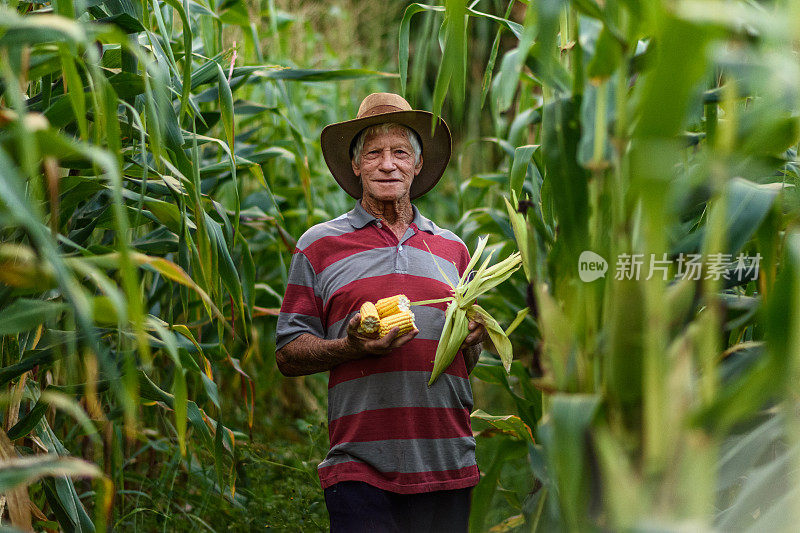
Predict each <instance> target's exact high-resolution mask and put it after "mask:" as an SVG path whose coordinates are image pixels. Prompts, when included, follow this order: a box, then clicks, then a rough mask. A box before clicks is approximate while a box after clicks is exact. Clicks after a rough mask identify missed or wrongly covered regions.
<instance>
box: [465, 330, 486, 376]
mask: <svg viewBox="0 0 800 533" xmlns="http://www.w3.org/2000/svg"><path fill="white" fill-rule="evenodd" d="M467 329H469V334H468V335H467V338H466V339H464V342H462V343H461V347H460V348H459V350H461V351H462V352H463V354H464V363H465V364H466V365H467V373H470V372H472V369H473V368H475V365H477V364H478V359H479V358H480V356H481V349H482V346H481V343H482V342H483V341H484V339H485V338H486V337H487V335H488V334H487V333H486V327H485V326H484V325H483V324H481V323H480V322H477V321H475V320H470V322H469V324H467Z"/></svg>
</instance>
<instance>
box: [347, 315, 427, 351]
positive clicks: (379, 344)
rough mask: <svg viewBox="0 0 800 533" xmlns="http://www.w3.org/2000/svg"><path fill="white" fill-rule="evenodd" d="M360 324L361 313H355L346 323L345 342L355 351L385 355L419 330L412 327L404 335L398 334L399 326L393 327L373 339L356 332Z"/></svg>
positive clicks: (414, 335) (415, 334)
mask: <svg viewBox="0 0 800 533" xmlns="http://www.w3.org/2000/svg"><path fill="white" fill-rule="evenodd" d="M360 324H361V313H356V315H355V316H354V317H353V318H352V319H351V320H350V322H349V323H348V324H347V344H348V345H349V346H350V348H351V349H352V350H354V351H356V352H357V353H369V354H373V355H386V354H388V353H389V352H391V351H392V350H394V349H395V348H399V347H400V346H402V345H404V344H405V343H407V342H408V341H410V340H411V339H413V338H414V337H416V336H417V334H418V333H419V330H418V329H416V328H414V329H412V330H411V331H409V332H408V333H406V334H405V335H400V336H398V333H400V328H397V327H394V328H392V329H391V330H390V331H389V333H387V334H386V335H384V336H383V337H381V338H380V339H373V338H371V337H367V336H365V335H363V334H361V333H359V332H358V326H359V325H360Z"/></svg>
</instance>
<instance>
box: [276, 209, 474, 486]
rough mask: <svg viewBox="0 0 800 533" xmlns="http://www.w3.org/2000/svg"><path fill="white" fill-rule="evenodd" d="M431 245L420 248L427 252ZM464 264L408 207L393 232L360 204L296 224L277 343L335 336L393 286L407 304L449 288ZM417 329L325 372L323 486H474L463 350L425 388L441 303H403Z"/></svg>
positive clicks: (457, 245)
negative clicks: (406, 338)
mask: <svg viewBox="0 0 800 533" xmlns="http://www.w3.org/2000/svg"><path fill="white" fill-rule="evenodd" d="M429 249H430V251H429ZM434 260H435V261H436V263H438V265H439V267H440V268H441V269H442V270H443V271H444V272H445V274H446V276H447V278H448V279H449V280H450V281H451V282H453V283H456V282H457V280H458V278H459V276H460V275H461V274H462V273H463V271H464V269H465V268H466V267H467V264H468V263H469V251H468V250H467V248H466V246H464V243H463V242H462V241H461V240H460V239H459V238H458V237H457V236H456V235H455V234H453V233H452V232H450V231H448V230H445V229H442V228H439V227H438V226H436V225H435V224H434V223H433V222H431V221H430V220H428V219H427V218H425V217H423V216H422V215H421V214H420V213H419V211H418V210H417V208H416V207H414V218H413V221H412V223H411V225H410V227H409V228H408V229H407V230H406V233H405V235H403V238H402V239H400V240H399V241H398V239H397V237H396V236H395V235H394V233H392V231H391V230H390V229H389V228H388V227H387V226H385V225H382V224H381V223H380V221H378V220H377V219H376V218H375V217H374V216H372V215H370V214H369V213H367V211H366V210H365V209H364V208H363V207H362V206H361V204H360V203H359V202H356V206H355V208H354V209H353V210H352V211H350V212H348V213H346V214H344V215H342V216H340V217H338V218H336V219H334V220H331V221H329V222H325V223H322V224H318V225H316V226H314V227H312V228H311V229H309V230H308V231H306V232H305V233H304V234H303V235H302V236H301V237H300V239H299V240H298V242H297V249H296V250H295V253H294V255H293V257H292V264H291V267H290V271H289V280H288V285H287V287H286V294H285V296H284V298H283V305H282V306H281V313H280V316H279V317H278V327H277V344H276V346H277V348H278V349H280V348H282V347H283V346H285V345H286V344H287V343H289V342H291V341H292V340H294V339H295V338H296V337H297V336H299V335H301V334H302V333H310V334H312V335H315V336H317V337H320V338H323V339H338V338H341V337H344V336H345V335H346V331H347V323H348V322H349V320H350V319H351V318H352V317H353V315H355V313H357V312H358V310H359V309H360V307H361V304H363V303H364V302H365V301H371V302H375V301H377V300H378V299H380V298H384V297H387V296H393V295H395V294H399V293H403V294H405V295H406V296H408V298H409V299H410V300H411V301H412V302H413V301H418V300H431V299H435V298H443V297H445V296H449V295H450V286H449V285H448V283H447V282H446V281H445V279H444V278H443V277H442V274H441V273H440V271H439V268H437V265H436V263H434ZM413 311H414V315H415V317H416V325H417V329H419V334H418V335H417V336H416V337H415V338H414V339H413V340H411V341H410V342H408V343H406V344H405V345H403V346H401V347H400V348H397V349H396V350H394V351H393V352H391V353H390V354H388V355H384V356H372V355H368V356H366V357H363V358H361V359H357V360H354V361H350V362H347V363H343V364H341V365H338V366H336V367H335V368H333V369H332V370H331V371H330V378H329V381H328V433H329V436H330V444H331V447H330V451H329V452H328V455H327V456H326V457H325V460H324V461H322V463H320V465H319V469H318V472H319V477H320V481H321V482H322V487H323V488H326V487H329V486H331V485H333V484H334V483H338V482H340V481H364V482H366V483H369V484H370V485H373V486H375V487H378V488H381V489H384V490H389V491H392V492H398V493H403V494H411V493H419V492H429V491H434V490H450V489H459V488H465V487H471V486H474V485H476V484H477V483H478V467H477V465H476V462H475V439H474V438H473V436H472V429H471V427H470V420H469V414H470V411H471V410H472V389H471V387H470V384H469V376H468V375H467V368H466V364H465V361H464V356H463V354H462V353H460V352H459V354H458V355H457V356H456V359H455V360H454V361H453V363H452V364H451V365H450V367H449V368H448V369H447V370H446V372H445V373H444V374H442V375H441V376H440V377H439V379H438V380H437V381H436V382H435V383H434V384H433V385H432V386H431V387H428V384H427V382H428V379H429V377H430V373H431V370H432V369H433V359H434V355H435V353H436V346H437V344H438V341H439V336H440V335H441V333H442V327H443V326H444V313H445V304H433V305H425V306H415V307H414V308H413Z"/></svg>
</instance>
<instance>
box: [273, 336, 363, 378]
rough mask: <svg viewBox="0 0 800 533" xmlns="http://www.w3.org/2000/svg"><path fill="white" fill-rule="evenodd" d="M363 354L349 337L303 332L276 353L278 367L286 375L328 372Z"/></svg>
mask: <svg viewBox="0 0 800 533" xmlns="http://www.w3.org/2000/svg"><path fill="white" fill-rule="evenodd" d="M362 356H363V354H360V353H358V352H357V351H356V350H355V349H354V348H353V346H351V345H350V344H349V343H348V339H347V337H344V338H341V339H335V340H325V339H320V338H319V337H316V336H314V335H311V334H309V333H303V334H302V335H300V336H299V337H297V338H296V339H294V340H293V341H292V342H290V343H289V344H287V345H286V346H284V347H283V348H281V349H280V350H278V351H277V352H276V353H275V359H276V360H277V363H278V369H279V370H280V371H281V373H282V374H283V375H284V376H305V375H308V374H316V373H317V372H327V371H328V370H330V369H331V368H333V367H335V366H336V365H339V364H341V363H345V362H347V361H352V360H353V359H358V358H360V357H362Z"/></svg>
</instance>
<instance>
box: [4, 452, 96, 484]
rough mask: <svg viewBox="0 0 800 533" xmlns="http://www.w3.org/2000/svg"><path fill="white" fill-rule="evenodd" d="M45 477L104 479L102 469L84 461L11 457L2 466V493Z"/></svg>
mask: <svg viewBox="0 0 800 533" xmlns="http://www.w3.org/2000/svg"><path fill="white" fill-rule="evenodd" d="M45 476H70V477H102V476H103V473H102V472H101V471H100V469H99V468H98V467H97V466H96V465H94V464H92V463H89V462H87V461H84V460H83V459H77V458H75V457H60V456H58V455H57V454H44V455H32V456H28V457H11V458H7V459H4V460H3V464H2V466H0V491H1V492H8V491H10V490H13V489H15V488H17V487H26V486H28V485H31V484H33V483H35V482H36V481H38V480H39V479H41V478H42V477H45Z"/></svg>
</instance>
